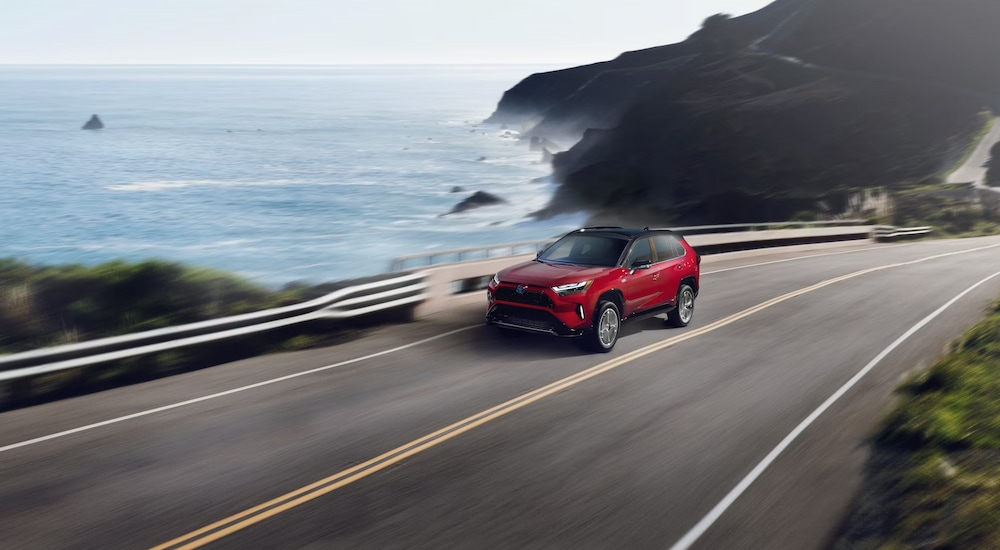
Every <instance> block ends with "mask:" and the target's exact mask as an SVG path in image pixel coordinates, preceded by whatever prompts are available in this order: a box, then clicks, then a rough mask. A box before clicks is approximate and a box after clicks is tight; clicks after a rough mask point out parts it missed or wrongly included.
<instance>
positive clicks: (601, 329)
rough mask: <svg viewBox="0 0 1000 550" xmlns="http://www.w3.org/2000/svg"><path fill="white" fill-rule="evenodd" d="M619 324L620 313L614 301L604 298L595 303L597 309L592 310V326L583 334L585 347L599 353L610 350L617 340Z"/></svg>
mask: <svg viewBox="0 0 1000 550" xmlns="http://www.w3.org/2000/svg"><path fill="white" fill-rule="evenodd" d="M621 325H622V319H621V313H619V311H618V306H616V305H615V303H614V302H609V301H606V300H605V301H602V302H601V303H599V304H597V309H595V310H594V328H592V329H591V330H589V331H588V332H587V334H586V336H584V338H586V343H587V347H589V348H590V349H592V350H594V351H597V352H600V353H607V352H609V351H611V348H613V347H615V343H617V342H618V332H619V330H620V329H621Z"/></svg>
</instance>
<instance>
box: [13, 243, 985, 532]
mask: <svg viewBox="0 0 1000 550" xmlns="http://www.w3.org/2000/svg"><path fill="white" fill-rule="evenodd" d="M983 247H992V248H983ZM942 254H952V255H949V256H940V255H942ZM772 262H777V263H772ZM758 264H764V265H758ZM882 266H893V267H887V268H885V269H880V270H875V271H869V272H863V271H864V270H870V269H872V268H878V267H882ZM704 271H705V274H704V275H703V281H702V287H703V289H702V294H701V296H700V297H699V300H698V302H697V308H696V314H695V320H694V322H693V323H692V325H691V326H690V327H688V328H686V329H680V330H678V329H669V328H666V327H665V326H664V324H663V323H662V322H661V321H659V320H658V319H649V320H645V321H638V322H635V323H632V324H626V325H625V327H624V331H623V337H622V339H621V340H620V342H619V344H618V346H617V347H616V349H615V350H614V352H613V353H611V354H609V355H592V354H587V353H584V352H582V351H581V350H580V349H579V348H578V347H577V346H576V345H575V344H574V343H573V342H571V341H565V340H557V339H550V338H546V337H540V336H537V337H536V336H532V335H524V336H523V337H518V338H506V337H503V336H500V335H499V334H498V333H496V332H495V331H493V330H491V329H490V328H489V327H485V326H482V325H481V317H482V314H483V306H485V304H482V306H476V307H474V308H466V309H462V310H460V311H455V312H450V313H449V314H448V315H438V316H436V317H435V318H432V319H429V320H426V321H421V322H417V323H411V324H408V325H404V326H396V327H386V328H384V329H379V330H376V331H374V332H373V333H371V334H369V335H368V336H366V337H365V338H362V339H360V340H358V341H355V342H351V343H348V344H344V345H341V346H337V347H335V348H329V349H322V350H311V351H305V352H297V353H290V354H283V355H273V356H268V357H261V358H256V359H252V360H247V361H241V362H238V363H233V364H229V365H222V366H218V367H214V368H211V369H206V370H203V371H199V372H194V373H189V374H185V375H181V376H176V377H172V378H169V379H163V380H158V381H155V382H151V383H146V384H141V385H136V386H131V387H126V388H120V389H116V390H112V391H107V392H103V393H99V394H94V395H89V396H84V397H80V398H76V399H71V400H66V401H61V402H56V403H50V404H46V405H41V406H37V407H32V408H29V409H23V410H19V411H12V412H8V413H3V414H0V533H3V535H2V539H0V540H2V542H0V546H2V547H3V548H88V549H89V548H149V547H154V546H157V545H160V544H164V543H168V542H170V541H174V540H177V539H178V537H181V538H180V539H179V541H178V542H177V544H175V545H173V546H169V547H177V548H180V547H198V545H201V544H203V543H204V544H206V547H209V548H234V549H235V548H377V549H382V548H442V547H443V548H670V547H671V546H672V545H674V544H675V543H677V542H678V541H681V540H686V541H691V540H692V538H690V537H689V538H688V539H683V537H685V535H691V533H692V532H691V530H692V528H694V527H695V526H696V525H701V527H703V528H704V529H703V530H701V531H703V532H701V531H699V532H698V533H697V534H699V535H700V536H699V537H698V538H697V539H694V540H693V547H694V548H769V549H770V548H794V549H809V548H823V547H824V546H825V545H826V544H827V543H828V542H829V540H830V537H832V536H833V535H834V534H835V533H836V529H837V527H838V523H839V522H840V521H841V519H842V518H843V516H844V514H845V512H846V510H847V509H848V507H849V506H850V503H851V499H852V498H853V496H854V495H855V494H856V490H857V487H858V484H859V483H860V481H861V475H860V473H861V469H862V466H863V463H864V461H865V459H866V457H867V452H868V451H867V446H866V445H865V440H866V437H868V436H869V434H870V433H871V431H872V430H873V429H874V428H875V427H876V425H877V423H878V419H879V417H880V415H881V414H882V413H883V412H884V411H885V409H886V407H887V406H888V405H889V403H890V398H891V395H892V390H893V388H894V387H895V386H896V385H897V384H898V382H899V381H900V378H901V377H902V376H903V375H905V373H907V372H908V371H911V370H912V369H914V368H917V367H920V366H924V365H926V364H927V363H928V362H930V361H932V360H933V359H934V358H935V357H936V356H938V355H939V354H940V353H941V351H942V349H943V348H944V346H945V345H946V343H947V342H948V341H950V340H951V339H952V338H954V337H955V336H957V335H958V334H959V333H960V332H961V331H962V330H963V329H964V328H966V327H967V326H969V325H970V324H972V323H974V322H975V321H977V320H978V319H979V318H980V317H981V316H982V314H983V312H984V309H985V308H986V307H987V306H988V305H989V304H990V303H991V302H992V300H994V299H995V298H996V297H997V296H998V295H1000V277H995V278H993V279H990V280H989V281H987V282H985V283H983V284H981V285H980V286H978V287H976V288H975V289H973V290H971V291H970V292H968V293H967V294H966V295H964V296H963V297H962V298H961V299H959V300H958V301H955V302H954V303H953V305H951V306H950V307H948V308H947V309H944V310H943V311H942V312H941V313H940V315H939V316H938V317H936V318H934V319H933V320H931V321H930V322H928V323H927V324H926V326H923V327H922V328H920V329H919V330H918V331H916V332H914V333H912V336H910V337H909V338H907V339H906V340H904V341H902V342H901V343H899V345H898V347H896V348H895V349H894V350H892V351H891V352H890V353H888V354H887V355H885V357H884V359H882V360H881V361H880V362H879V363H877V364H874V365H873V366H872V367H871V370H870V372H867V373H866V375H865V376H864V377H862V378H860V380H859V381H857V383H856V385H853V386H851V387H850V388H848V389H846V391H844V392H843V393H842V395H841V396H840V397H839V399H838V400H836V401H834V402H832V404H830V403H828V405H829V406H828V407H827V408H826V409H825V410H823V411H822V414H819V415H818V416H815V417H814V419H815V421H814V422H812V423H811V424H808V425H804V424H802V423H803V421H804V420H806V419H807V417H810V414H811V413H813V412H814V411H816V410H817V408H818V407H820V406H821V405H823V404H824V402H825V401H827V400H828V398H830V397H831V396H832V395H834V394H835V392H837V391H838V389H841V388H843V387H844V385H845V383H848V382H849V381H850V380H851V379H852V377H854V376H855V375H856V374H858V373H859V371H861V370H862V369H863V368H864V367H865V366H866V365H869V364H870V363H871V362H872V360H873V359H874V358H876V357H877V356H879V355H880V353H882V352H883V351H884V350H886V348H887V347H888V346H890V344H892V343H893V342H894V341H895V340H897V339H898V338H899V337H900V336H903V335H904V334H906V333H907V332H908V331H910V330H911V328H913V327H914V326H915V325H917V324H918V323H919V322H921V320H922V319H924V318H925V317H927V316H928V315H929V314H932V313H933V312H935V310H938V309H939V308H941V306H943V305H945V304H946V303H948V302H949V301H950V300H952V299H953V298H955V297H956V296H958V295H959V294H961V293H963V292H964V291H966V290H967V289H968V288H970V287H971V286H973V285H975V284H976V283H978V282H980V281H981V280H983V279H984V278H985V277H988V276H990V275H992V274H994V273H996V272H1000V238H983V239H969V240H961V241H932V242H920V243H912V244H907V245H870V244H854V245H848V246H843V245H841V246H836V247H823V248H819V249H813V250H810V251H806V250H791V251H790V250H771V251H764V252H756V253H753V254H746V253H739V254H735V255H727V256H725V257H717V258H713V259H712V260H710V261H707V262H706V264H705V265H704ZM851 274H853V276H850V277H845V276H849V275H851ZM821 283H822V284H821ZM803 289H804V290H805V291H804V292H799V293H795V291H800V290H803ZM789 293H793V294H789ZM779 297H782V298H780V299H779V300H773V299H775V298H779ZM769 301H770V302H769ZM484 302H485V299H484ZM760 304H764V306H765V307H755V306H759V305H760ZM452 331H455V332H452ZM422 340H423V342H422V343H418V344H416V345H411V344H414V343H415V342H421V341H422ZM401 346H407V347H405V348H403V349H395V348H399V347H401ZM393 349H395V351H390V350H393ZM380 352H385V353H381V355H378V356H375V357H368V358H365V359H361V360H356V361H353V362H348V363H344V364H341V363H342V362H344V361H352V360H355V359H358V358H363V357H366V356H368V355H370V354H374V353H380ZM320 367H330V368H325V369H324V370H320V371H317V372H310V373H307V374H302V375H300V376H295V377H292V378H287V379H283V380H278V381H274V379H275V378H277V377H282V376H288V375H295V374H298V373H303V372H306V371H310V370H311V369H316V368H320ZM581 373H582V374H581ZM269 381H271V382H269ZM559 381H563V382H562V383H559V384H557V385H556V386H554V387H551V388H549V389H547V390H542V391H536V390H539V388H544V387H546V386H547V385H549V384H552V383H558V382H559ZM251 384H262V385H258V386H256V387H250V388H246V386H247V385H251ZM240 388H244V389H240ZM234 389H239V391H232V392H229V390H234ZM217 392H229V393H226V394H225V395H219V396H215V397H211V396H212V395H213V394H216V393H217ZM530 392H535V393H530ZM526 394H529V396H528V397H521V398H520V400H519V396H525V395H526ZM199 398H204V399H201V400H198V401H196V402H192V403H188V404H180V405H179V403H182V402H184V401H186V400H192V399H199ZM510 400H513V401H510ZM504 403H506V405H504V406H503V407H501V408H498V409H494V410H493V411H492V412H487V413H486V414H481V413H483V412H484V411H490V410H491V408H494V407H496V406H498V405H501V404H504ZM161 407H162V408H163V409H162V410H156V409H157V408H161ZM144 411H146V412H144ZM125 415H137V416H132V417H125ZM95 423H102V424H100V425H96V426H95V425H94V424H95ZM443 428H447V429H446V430H444V431H443V432H440V433H435V432H438V431H439V430H442V429H443ZM797 428H798V430H797ZM77 429H79V430H78V431H74V432H72V433H66V434H61V432H64V431H66V430H77ZM796 430H797V431H798V432H799V433H798V435H797V437H795V438H794V439H786V438H787V436H789V434H790V433H792V432H793V431H796ZM428 435H430V436H431V437H430V438H427V439H421V438H424V437H425V436H428ZM783 440H785V443H786V445H784V447H786V448H784V449H783V452H781V453H780V454H776V455H775V454H774V453H773V451H774V450H775V448H776V447H777V446H779V445H781V444H782V441H783ZM413 442H416V443H413ZM387 453H388V454H387ZM769 453H771V455H770V458H768V457H769ZM377 457H380V458H378V459H377V460H376V461H374V462H371V459H373V458H377ZM771 459H773V460H771ZM762 460H768V462H766V463H764V464H763V465H762V462H761V461H762ZM763 466H766V467H763ZM351 468H354V469H353V470H351ZM755 468H756V470H755ZM345 471H346V473H345ZM748 474H749V475H750V476H751V477H750V478H748V477H747V476H748ZM316 482H320V483H319V484H316ZM741 482H742V485H741ZM736 487H743V488H745V491H743V492H740V493H738V494H735V495H734V494H733V489H734V488H736ZM296 491H298V492H296ZM293 492H294V493H293ZM289 493H293V494H291V495H288V494H289ZM727 495H728V496H729V498H728V499H727ZM272 499H277V500H276V501H274V502H269V501H272ZM720 502H728V503H730V504H731V505H730V506H728V507H725V506H724V507H722V509H720V507H719V506H718V505H719V503H720ZM262 504H264V505H265V506H263V507H259V508H257V509H255V507H258V506H259V505H262ZM713 509H714V510H715V513H713ZM234 515H236V517H235V518H234V517H233V516H234ZM706 517H708V519H707V520H706V519H705V518H706ZM227 518H228V519H227ZM220 520H222V523H220V524H219V525H217V526H214V527H210V529H208V530H205V531H201V532H198V533H197V534H194V535H190V534H191V533H194V532H197V531H198V530H200V529H201V528H203V527H206V526H210V525H211V524H213V523H215V522H217V521H220ZM699 522H701V523H700V524H699ZM185 545H188V546H185ZM685 546H686V544H685Z"/></svg>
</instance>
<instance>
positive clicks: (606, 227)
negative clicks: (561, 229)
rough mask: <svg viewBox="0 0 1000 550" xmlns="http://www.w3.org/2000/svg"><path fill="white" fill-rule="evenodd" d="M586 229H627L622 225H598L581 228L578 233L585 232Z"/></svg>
mask: <svg viewBox="0 0 1000 550" xmlns="http://www.w3.org/2000/svg"><path fill="white" fill-rule="evenodd" d="M584 229H625V228H624V227H622V226H620V225H597V226H594V227H581V228H580V229H577V231H583V230H584Z"/></svg>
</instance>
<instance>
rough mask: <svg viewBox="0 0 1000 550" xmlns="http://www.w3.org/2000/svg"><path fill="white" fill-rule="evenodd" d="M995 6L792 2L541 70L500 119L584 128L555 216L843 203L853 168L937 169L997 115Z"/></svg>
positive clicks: (561, 168)
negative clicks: (669, 40)
mask: <svg viewBox="0 0 1000 550" xmlns="http://www.w3.org/2000/svg"><path fill="white" fill-rule="evenodd" d="M805 4H808V5H809V8H808V9H803V6H804V5H805ZM997 9H998V8H997V4H996V2H988V1H986V0H953V1H951V2H948V3H941V2H927V3H926V4H924V3H922V4H921V8H920V9H919V10H918V9H912V3H910V2H909V1H908V0H880V1H879V2H871V1H870V0H816V1H814V2H803V1H802V0H776V1H775V2H773V3H772V4H771V5H770V6H768V7H766V8H764V9H762V10H759V11H757V12H754V13H752V14H747V15H745V16H741V17H738V18H732V19H729V18H725V17H710V18H709V19H708V20H706V22H705V25H704V27H703V29H702V30H700V31H698V32H696V33H695V34H693V35H691V37H690V38H688V39H687V40H685V41H683V42H681V43H678V44H674V45H670V46H661V47H657V48H650V49H647V50H642V51H637V52H628V53H625V54H622V55H621V56H619V57H618V58H616V59H615V60H613V61H610V62H605V63H596V64H588V65H583V66H580V67H577V68H571V69H564V70H559V71H553V72H549V73H541V74H536V75H532V76H529V77H528V78H526V79H525V80H523V81H522V82H521V83H520V84H518V85H517V86H515V87H514V88H512V89H511V90H509V91H508V92H507V93H505V94H504V97H503V99H501V102H500V105H499V106H498V108H497V111H496V112H495V113H494V115H493V116H491V117H490V119H489V120H488V122H490V123H492V124H501V123H506V124H510V125H514V124H520V125H522V127H523V128H526V132H527V134H528V135H529V136H534V137H537V139H532V140H531V142H532V143H531V146H532V148H533V149H537V150H541V149H542V148H548V149H549V151H557V150H558V149H553V148H551V147H546V146H545V144H544V143H543V139H545V138H548V139H552V140H556V141H559V142H561V143H562V142H565V143H568V142H569V141H570V140H572V141H574V142H575V143H576V144H575V145H574V146H573V147H572V148H570V149H569V150H568V151H565V152H561V153H559V154H558V155H555V156H554V158H553V161H552V166H553V171H554V178H555V181H556V182H558V183H559V184H560V186H559V188H558V190H557V191H556V194H555V196H554V197H553V199H552V201H551V202H550V204H549V206H548V208H547V209H546V212H547V213H549V214H552V213H561V212H576V211H581V210H582V211H586V212H591V213H604V212H607V213H610V214H621V215H632V214H634V211H635V209H636V208H635V205H637V204H639V205H641V206H642V208H643V209H644V210H646V211H647V212H648V216H647V219H648V218H655V219H654V220H652V223H657V224H672V223H676V224H680V225H699V224H712V223H739V222H754V221H765V220H783V219H790V218H791V217H793V216H796V215H798V214H801V213H803V212H809V213H818V212H820V211H821V210H820V208H819V207H818V205H819V204H821V203H823V204H826V205H827V209H828V210H829V211H831V212H834V213H836V212H842V211H843V208H844V207H845V204H846V199H845V197H846V196H847V193H848V191H850V189H851V186H852V185H853V184H851V183H849V182H864V183H863V184H862V185H864V186H865V187H869V188H874V187H887V188H896V187H898V186H900V185H908V184H909V183H910V182H920V181H929V180H930V179H932V178H934V177H936V176H937V175H938V174H939V173H940V170H941V166H946V165H948V164H949V163H953V162H954V158H955V157H956V156H958V155H959V154H960V150H961V149H962V148H963V147H964V146H965V145H966V144H967V141H968V139H966V138H962V139H959V140H957V141H956V139H955V136H973V135H975V134H976V132H977V131H978V130H979V129H981V128H982V119H981V118H980V117H979V115H978V113H979V112H980V111H981V110H982V107H983V105H985V104H988V103H990V102H991V101H992V98H994V97H997V96H998V95H1000V72H997V71H982V70H978V69H977V68H978V67H984V66H991V65H990V64H991V63H992V61H991V60H990V56H993V57H995V53H989V52H996V51H998V50H997V48H1000V34H998V33H996V32H993V31H994V29H993V28H992V27H993V26H995V21H996V20H997V14H998V13H1000V12H998V11H997ZM792 15H794V16H795V17H794V18H791V16H792ZM790 18H791V19H790ZM786 22H788V24H786ZM848 29H849V30H850V31H848ZM941 29H955V31H954V32H953V33H950V34H949V33H942V32H941ZM779 30H780V32H778V31H779ZM954 34H961V35H962V36H963V37H973V36H974V37H976V41H975V42H974V41H973V40H971V39H970V40H967V41H966V40H954V39H952V37H951V35H954ZM959 61H961V62H959ZM872 75H885V78H882V77H878V78H875V77H873V76H872ZM913 82H919V83H920V85H913V84H912V83H913ZM903 158H905V159H907V160H906V161H905V162H900V159H903Z"/></svg>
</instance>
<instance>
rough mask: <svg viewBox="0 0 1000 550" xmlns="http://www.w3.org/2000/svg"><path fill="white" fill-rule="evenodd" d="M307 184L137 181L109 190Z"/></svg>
mask: <svg viewBox="0 0 1000 550" xmlns="http://www.w3.org/2000/svg"><path fill="white" fill-rule="evenodd" d="M304 183H306V182H305V181H303V180H291V179H281V180H216V179H200V180H162V181H137V182H134V183H126V184H122V185H110V186H108V189H110V190H111V191H131V192H137V191H138V192H159V191H169V190H171V189H183V188H186V187H204V186H217V187H266V186H286V185H302V184H304Z"/></svg>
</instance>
